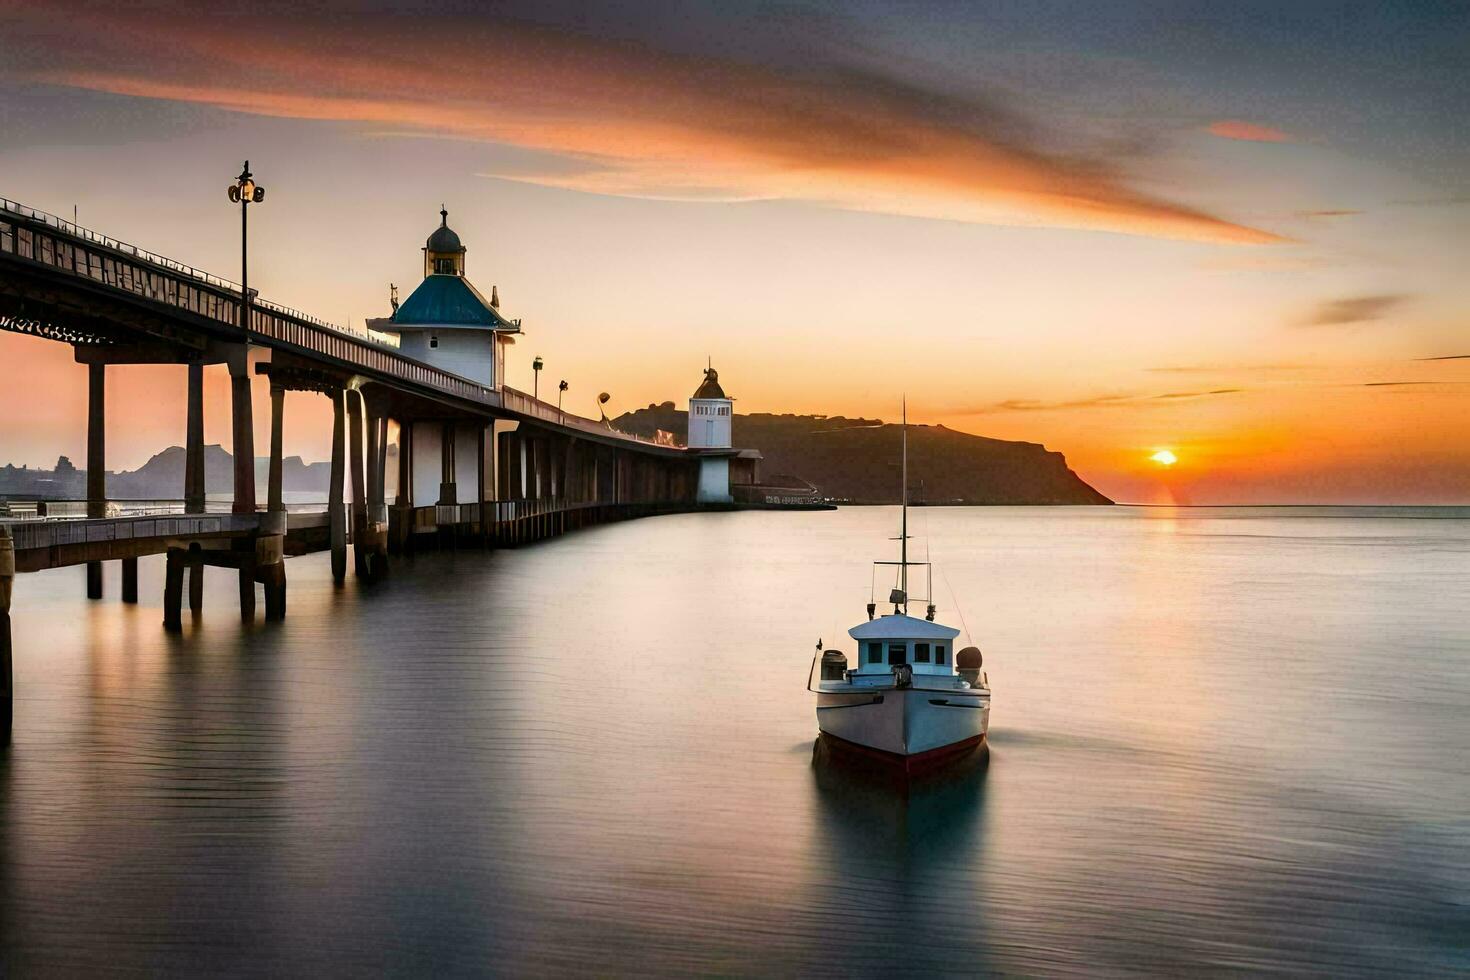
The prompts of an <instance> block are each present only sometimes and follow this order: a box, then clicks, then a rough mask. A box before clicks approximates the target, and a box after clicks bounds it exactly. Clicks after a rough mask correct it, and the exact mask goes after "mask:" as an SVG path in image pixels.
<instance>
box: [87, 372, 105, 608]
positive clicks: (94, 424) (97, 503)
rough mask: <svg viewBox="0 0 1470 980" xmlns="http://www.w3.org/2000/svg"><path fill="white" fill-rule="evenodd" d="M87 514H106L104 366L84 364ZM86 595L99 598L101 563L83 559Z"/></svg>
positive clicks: (103, 515)
mask: <svg viewBox="0 0 1470 980" xmlns="http://www.w3.org/2000/svg"><path fill="white" fill-rule="evenodd" d="M87 516H88V517H89V518H94V519H95V518H99V517H106V516H107V367H106V366H105V365H102V364H89V365H87ZM87 598H88V599H100V598H102V563H101V562H100V561H89V562H87Z"/></svg>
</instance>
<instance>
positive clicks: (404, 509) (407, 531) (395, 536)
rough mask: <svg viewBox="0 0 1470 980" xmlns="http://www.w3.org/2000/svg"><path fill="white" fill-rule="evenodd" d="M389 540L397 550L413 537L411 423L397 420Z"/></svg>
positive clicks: (406, 544) (403, 549)
mask: <svg viewBox="0 0 1470 980" xmlns="http://www.w3.org/2000/svg"><path fill="white" fill-rule="evenodd" d="M391 523H392V525H393V526H392V528H391V529H390V530H391V533H390V535H389V539H388V540H389V542H390V543H391V544H392V546H393V549H394V550H395V551H398V552H404V551H407V550H408V546H409V542H410V541H411V540H412V538H413V423H412V422H410V421H408V420H407V419H403V418H400V419H399V420H398V496H397V498H396V499H395V500H394V502H393V517H392V521H391Z"/></svg>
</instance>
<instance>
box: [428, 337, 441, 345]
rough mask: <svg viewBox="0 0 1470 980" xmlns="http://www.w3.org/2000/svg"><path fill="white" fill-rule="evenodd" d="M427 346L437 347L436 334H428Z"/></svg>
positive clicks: (437, 339)
mask: <svg viewBox="0 0 1470 980" xmlns="http://www.w3.org/2000/svg"><path fill="white" fill-rule="evenodd" d="M429 346H430V347H438V346H439V338H438V337H437V336H435V335H434V334H429Z"/></svg>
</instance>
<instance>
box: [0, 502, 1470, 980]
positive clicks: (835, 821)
mask: <svg viewBox="0 0 1470 980" xmlns="http://www.w3.org/2000/svg"><path fill="white" fill-rule="evenodd" d="M896 521H897V515H896V511H895V510H894V509H893V508H846V509H843V510H840V511H836V512H828V513H773V512H759V513H731V514H711V515H684V516H674V517H661V518H652V519H646V520H642V521H635V522H630V523H626V524H619V525H612V526H607V527H602V528H597V529H593V530H588V531H583V532H579V533H576V534H573V535H569V536H567V537H564V538H562V539H559V540H554V541H549V542H545V543H542V544H538V545H534V546H531V547H526V548H523V549H519V550H505V551H497V552H492V553H483V552H470V551H464V552H458V553H453V552H441V553H427V554H419V555H417V556H414V557H412V558H410V559H403V560H400V561H398V562H397V564H396V565H395V566H394V568H393V570H392V576H391V577H390V578H389V579H388V580H387V581H385V582H382V583H380V584H378V585H373V586H363V585H359V584H358V583H356V582H355V581H352V580H349V582H348V583H347V585H346V586H345V587H342V588H340V589H339V588H334V587H333V585H332V583H331V578H330V574H329V566H328V560H327V557H326V556H325V555H317V556H312V557H307V558H298V559H292V560H291V561H290V563H289V566H288V569H289V576H290V608H289V615H288V618H287V620H286V621H285V622H284V623H281V624H269V625H267V624H265V623H263V622H262V623H257V624H256V625H255V626H254V627H252V628H249V629H243V630H242V627H241V624H240V623H239V621H238V612H237V609H238V606H237V600H236V595H235V588H236V587H235V581H234V578H233V574H232V573H228V572H219V571H216V572H212V573H211V574H210V575H209V576H208V579H207V583H206V586H207V587H206V594H205V605H204V611H203V613H202V615H201V616H200V617H199V618H198V619H197V620H192V621H191V620H190V618H189V614H188V612H187V610H186V612H185V629H184V632H183V634H182V635H176V636H171V635H168V634H165V633H164V632H163V630H162V629H161V628H160V619H161V595H162V591H163V585H162V561H161V559H151V560H145V561H144V562H143V563H142V569H141V575H140V587H141V594H142V598H143V601H142V603H141V604H139V605H138V606H125V605H122V604H121V603H119V602H118V601H117V594H118V586H117V578H116V576H117V569H116V567H115V565H114V566H113V567H110V568H109V569H108V575H109V576H110V577H109V579H108V582H107V587H108V598H107V599H106V600H105V601H103V602H100V603H88V602H87V601H86V600H85V599H83V598H82V596H83V594H84V590H83V581H84V578H83V572H82V570H81V569H79V568H78V569H63V570H59V571H54V572H45V573H40V574H36V575H29V576H23V577H21V578H20V579H19V580H18V582H17V585H16V590H15V592H16V597H15V606H14V643H15V651H16V652H15V682H16V686H17V701H16V712H15V724H16V734H15V744H14V746H13V747H12V748H11V749H10V751H9V753H8V756H5V757H3V758H0V973H5V972H7V971H9V972H12V973H14V974H16V975H21V974H29V973H40V972H67V973H76V972H83V971H85V972H93V971H101V972H109V973H110V972H123V973H137V974H145V973H147V974H159V973H172V974H196V975H197V974H200V973H203V972H208V971H218V970H230V971H235V972H239V973H247V974H261V975H264V974H276V975H279V974H295V975H303V974H307V975H309V974H314V973H320V972H328V973H339V974H340V973H374V974H378V973H393V974H398V975H403V974H428V973H433V974H438V975H445V974H480V973H484V974H500V975H540V976H565V975H568V974H598V975H613V974H645V973H680V974H687V973H717V974H784V975H793V974H802V975H831V976H858V975H873V976H884V975H895V974H902V973H921V972H922V973H931V972H940V973H956V974H971V973H986V972H995V973H1021V974H1037V973H1044V974H1050V975H1066V974H1076V975H1080V974H1090V975H1098V974H1103V975H1116V974H1126V973H1142V972H1149V973H1157V974H1171V975H1176V976H1178V975H1185V974H1196V973H1233V972H1251V973H1255V972H1271V971H1279V972H1284V973H1316V974H1324V975H1334V976H1351V975H1357V976H1377V975H1384V974H1416V975H1431V974H1446V975H1447V974H1452V973H1460V974H1461V975H1463V974H1464V973H1465V972H1466V971H1470V509H1453V508H1439V509H1433V508H1422V509H1413V508H1408V509H1354V508H1279V509H1278V508H1240V509H1231V508H1201V509H1178V510H1175V509H1160V508H1127V507H1117V508H1090V509H1089V508H1034V509H1025V508H974V509H947V508H943V509H941V508H934V509H927V508H926V509H918V510H914V511H912V512H911V521H912V527H911V530H912V531H913V533H914V534H915V535H916V536H917V537H916V539H915V541H914V543H913V547H914V549H915V552H916V556H917V557H923V555H924V554H925V552H926V551H927V552H928V553H929V554H930V555H931V556H932V558H933V560H934V561H935V562H936V563H937V565H936V573H935V582H934V591H935V600H936V602H937V604H938V606H939V618H940V620H941V621H948V622H950V623H952V624H953V625H955V626H963V627H964V628H965V629H966V631H967V633H968V638H969V639H971V640H972V641H973V642H974V643H975V644H977V645H978V646H980V647H981V649H982V650H983V651H984V652H985V658H986V660H985V669H986V671H987V673H988V674H989V678H990V683H991V686H992V688H993V690H994V711H993V715H992V731H991V747H990V750H989V753H988V755H986V754H976V755H975V756H972V757H971V758H970V759H968V760H965V761H964V762H962V763H961V764H960V765H959V766H958V767H957V768H956V769H955V770H953V771H952V772H950V773H949V774H947V775H945V776H942V777H940V778H937V779H934V780H930V781H926V782H922V783H919V784H917V785H914V786H911V787H908V788H907V790H905V788H904V787H901V786H897V785H895V784H893V783H892V782H891V781H890V780H885V779H881V778H874V777H872V776H871V775H870V774H869V773H868V772H867V771H865V770H863V769H859V768H854V767H853V766H851V765H846V764H843V763H842V762H841V760H840V759H834V758H832V757H831V756H830V754H829V753H827V752H825V751H821V750H820V749H819V747H818V745H817V744H816V741H815V736H816V725H815V722H814V718H813V704H812V696H811V695H809V694H808V693H807V692H806V690H805V686H804V685H805V681H806V676H807V671H808V667H809V666H810V663H811V657H812V652H813V647H814V645H815V642H816V640H817V639H818V637H821V638H822V639H823V640H824V641H825V643H826V645H827V646H828V647H833V646H836V647H838V648H841V649H846V650H848V651H849V652H851V650H852V643H851V641H850V640H847V639H846V637H845V636H844V635H843V631H844V630H845V629H846V628H847V627H850V626H852V625H855V624H856V623H858V622H859V621H861V620H862V619H863V618H864V610H863V607H864V605H865V603H866V602H867V601H868V598H869V594H870V591H871V589H872V588H873V585H872V581H873V580H872V575H871V566H870V564H869V563H870V561H871V560H873V559H877V558H888V557H891V556H892V552H893V550H894V549H895V548H896V544H895V543H894V542H893V541H891V540H889V539H890V538H891V537H893V535H894V534H896ZM877 588H878V591H879V594H880V595H886V591H887V588H888V583H887V582H880V583H878V586H877Z"/></svg>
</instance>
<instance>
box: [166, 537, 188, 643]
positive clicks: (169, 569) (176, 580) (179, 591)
mask: <svg viewBox="0 0 1470 980" xmlns="http://www.w3.org/2000/svg"><path fill="white" fill-rule="evenodd" d="M164 562H165V564H164V571H163V628H164V629H167V630H179V629H183V628H184V617H183V610H182V606H183V604H184V552H183V550H182V549H180V548H170V549H168V555H167V557H166V558H165V559H164Z"/></svg>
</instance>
